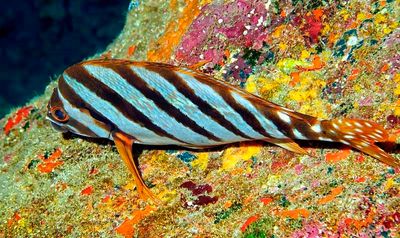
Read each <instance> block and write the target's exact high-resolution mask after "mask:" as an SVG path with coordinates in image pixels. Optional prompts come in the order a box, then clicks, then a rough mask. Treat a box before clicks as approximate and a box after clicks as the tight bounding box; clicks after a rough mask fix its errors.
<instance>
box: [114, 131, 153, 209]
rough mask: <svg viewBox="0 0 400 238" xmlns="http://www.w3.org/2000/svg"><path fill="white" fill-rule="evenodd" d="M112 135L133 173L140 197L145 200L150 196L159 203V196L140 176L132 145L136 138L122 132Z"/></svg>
mask: <svg viewBox="0 0 400 238" xmlns="http://www.w3.org/2000/svg"><path fill="white" fill-rule="evenodd" d="M112 135H113V139H114V142H115V145H116V147H117V150H118V152H119V154H120V156H121V158H122V160H123V161H124V162H125V165H126V166H127V167H128V169H129V171H130V172H131V174H132V175H133V178H134V180H135V183H136V188H137V191H138V193H139V197H140V198H141V199H143V200H147V199H149V198H150V199H151V200H153V202H155V203H159V200H158V198H157V197H156V196H155V195H154V194H153V193H152V192H151V191H150V189H149V188H148V187H147V186H146V184H145V183H144V181H143V179H142V177H141V176H140V173H139V169H138V167H137V166H136V164H135V161H134V159H133V154H132V145H133V143H134V140H133V139H132V138H131V137H130V136H128V135H126V134H124V133H122V132H113V133H112Z"/></svg>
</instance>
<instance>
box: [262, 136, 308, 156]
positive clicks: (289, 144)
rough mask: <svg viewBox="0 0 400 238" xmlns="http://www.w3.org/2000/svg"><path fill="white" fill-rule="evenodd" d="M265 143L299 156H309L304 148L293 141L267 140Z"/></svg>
mask: <svg viewBox="0 0 400 238" xmlns="http://www.w3.org/2000/svg"><path fill="white" fill-rule="evenodd" d="M263 141H266V142H268V143H271V144H274V145H277V146H280V147H282V148H284V149H286V150H289V151H292V152H294V153H298V154H308V153H307V151H305V150H304V149H303V148H301V147H300V146H299V145H298V144H297V143H296V142H294V141H293V140H291V139H272V138H265V139H263Z"/></svg>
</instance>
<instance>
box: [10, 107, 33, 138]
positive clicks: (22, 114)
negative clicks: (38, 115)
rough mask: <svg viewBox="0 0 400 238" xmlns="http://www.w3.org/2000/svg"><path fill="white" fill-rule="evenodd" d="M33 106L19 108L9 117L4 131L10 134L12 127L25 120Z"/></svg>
mask: <svg viewBox="0 0 400 238" xmlns="http://www.w3.org/2000/svg"><path fill="white" fill-rule="evenodd" d="M32 110H33V106H26V107H22V108H20V109H18V111H17V112H15V113H14V114H13V115H12V116H11V117H10V118H8V120H7V123H6V125H5V126H4V133H5V134H6V135H8V134H9V133H10V131H11V130H12V129H14V128H15V127H16V126H17V125H18V124H20V123H21V122H22V121H23V120H25V119H26V118H27V117H28V116H29V114H30V113H31V111H32Z"/></svg>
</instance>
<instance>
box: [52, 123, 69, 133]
mask: <svg viewBox="0 0 400 238" xmlns="http://www.w3.org/2000/svg"><path fill="white" fill-rule="evenodd" d="M50 123H51V126H52V127H53V128H54V130H56V131H58V132H62V133H64V132H67V131H68V129H67V128H65V127H63V126H60V125H58V124H57V123H55V122H52V121H50Z"/></svg>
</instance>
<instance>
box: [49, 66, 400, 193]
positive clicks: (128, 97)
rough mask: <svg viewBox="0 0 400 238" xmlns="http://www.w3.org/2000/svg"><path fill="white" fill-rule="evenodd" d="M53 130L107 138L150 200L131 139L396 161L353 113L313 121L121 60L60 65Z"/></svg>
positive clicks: (378, 132) (192, 77)
mask: <svg viewBox="0 0 400 238" xmlns="http://www.w3.org/2000/svg"><path fill="white" fill-rule="evenodd" d="M48 119H49V120H50V121H51V124H52V125H53V127H54V128H56V129H57V130H59V131H63V132H65V131H70V132H72V133H75V134H78V135H82V136H87V137H95V138H108V139H110V140H113V141H114V142H115V144H116V146H117V149H118V151H119V153H120V155H121V157H122V159H123V160H124V162H125V163H126V164H127V166H128V168H129V169H130V171H131V172H132V174H133V175H134V178H135V181H136V183H137V188H138V192H139V195H140V196H141V197H142V198H147V197H150V198H154V197H153V195H152V193H151V192H150V191H149V189H148V188H147V187H146V186H145V185H144V183H143V180H142V178H141V176H140V173H139V171H138V169H137V167H136V165H135V163H134V160H133V155H132V152H131V150H132V145H133V144H146V145H179V146H183V147H188V148H200V149H201V148H207V147H212V146H217V145H222V144H229V143H234V142H240V141H250V140H263V141H267V142H270V143H273V144H276V145H279V146H281V147H283V148H285V149H288V150H290V151H293V152H297V153H306V151H305V150H304V149H302V148H301V147H300V146H299V145H298V144H296V143H295V142H294V141H293V140H316V141H333V142H341V143H343V144H346V145H349V146H352V147H354V148H356V149H358V150H360V151H362V152H364V153H366V154H368V155H370V156H372V157H374V158H376V159H378V160H380V161H382V162H384V163H386V164H388V165H390V166H393V167H398V166H399V165H400V163H399V161H397V160H396V159H394V158H393V157H392V156H391V155H389V154H387V153H386V152H385V151H383V150H382V149H380V148H379V147H378V146H376V145H375V144H374V143H375V142H384V141H387V140H388V133H387V131H385V130H384V129H383V128H382V127H381V126H380V125H378V124H376V123H374V122H370V121H365V120H360V119H333V120H318V119H317V118H315V117H312V116H308V115H304V114H301V113H297V112H294V111H292V110H289V109H286V108H283V107H281V106H279V105H276V104H274V103H271V102H268V101H266V100H264V99H262V98H260V97H257V96H255V95H252V94H250V93H248V92H245V91H243V90H241V89H239V88H236V87H234V86H232V85H229V84H227V83H225V82H223V81H219V80H216V79H214V78H212V77H210V76H208V75H205V74H202V73H199V72H195V71H193V70H190V69H185V68H179V67H175V66H172V65H168V64H161V63H150V62H133V61H127V60H90V61H85V62H81V63H78V64H75V65H73V66H71V67H69V68H68V69H66V70H65V71H64V73H63V74H62V75H61V76H60V78H59V81H58V87H57V88H55V89H54V92H53V94H52V96H51V99H50V101H49V103H48Z"/></svg>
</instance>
